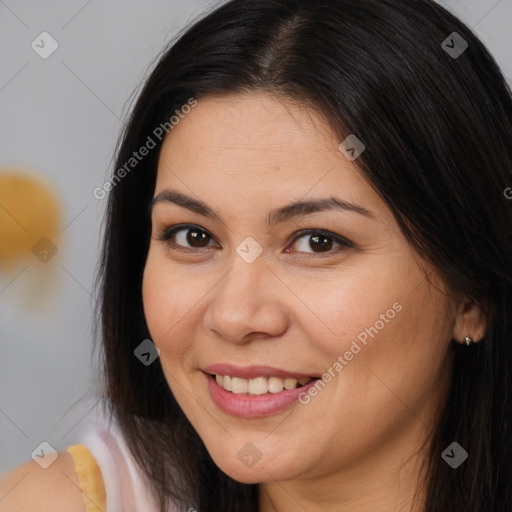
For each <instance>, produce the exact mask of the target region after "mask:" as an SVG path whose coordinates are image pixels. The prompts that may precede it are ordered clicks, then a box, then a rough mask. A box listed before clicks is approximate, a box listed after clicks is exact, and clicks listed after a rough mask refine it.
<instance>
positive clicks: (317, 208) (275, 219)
mask: <svg viewBox="0 0 512 512" xmlns="http://www.w3.org/2000/svg"><path fill="white" fill-rule="evenodd" d="M165 202H169V203H173V204H177V205H178V206H182V207H183V208H187V209H188V210H190V211H192V212H194V213H197V214H199V215H202V216H203V217H210V218H213V219H216V220H218V221H221V218H220V216H219V215H218V214H217V213H216V212H215V211H214V210H213V209H212V208H210V207H209V206H208V205H207V204H206V203H203V202H202V201H199V200H198V199H194V198H193V197H190V196H187V195H186V194H182V193H181V192H177V191H175V190H169V189H166V190H163V191H162V192H160V193H159V194H158V195H157V196H155V197H154V198H153V200H152V202H151V205H150V207H151V210H153V208H154V207H155V206H156V205H157V204H159V203H165ZM327 210H339V211H344V212H355V213H358V214H360V215H364V216H365V217H368V218H370V219H373V220H377V216H376V215H375V214H374V213H373V212H371V211H370V210H368V209H366V208H364V207H363V206H359V205H357V204H354V203H351V202H349V201H345V200H343V199H339V198H336V197H332V196H331V197H328V198H323V199H312V200H309V201H296V202H294V203H290V204H288V205H286V206H282V207H280V208H276V209H275V210H272V211H271V212H270V213H269V215H268V218H267V222H268V224H269V226H275V225H276V224H280V223H282V222H286V221H287V220H289V219H292V218H295V217H305V216H306V215H310V214H312V213H316V212H323V211H327Z"/></svg>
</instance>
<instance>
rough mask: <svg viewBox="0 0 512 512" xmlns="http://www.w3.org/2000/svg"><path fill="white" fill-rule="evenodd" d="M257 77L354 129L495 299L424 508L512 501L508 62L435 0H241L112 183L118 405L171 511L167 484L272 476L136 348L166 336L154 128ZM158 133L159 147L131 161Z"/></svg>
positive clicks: (227, 501)
mask: <svg viewBox="0 0 512 512" xmlns="http://www.w3.org/2000/svg"><path fill="white" fill-rule="evenodd" d="M454 32H456V33H457V34H458V35H459V36H460V38H462V39H463V40H464V41H465V42H466V43H467V48H466V49H465V51H463V52H462V53H461V54H460V55H456V54H454V53H453V52H450V51H449V48H455V46H456V45H457V48H456V49H459V50H460V49H463V47H462V46H461V44H460V43H461V39H456V40H453V37H457V36H453V33H454ZM449 37H452V39H449ZM447 38H448V41H449V43H448V44H446V43H443V41H445V40H447ZM454 41H456V42H454ZM251 91H253V92H254V91H262V92H269V93H272V94H274V95H275V96H278V97H282V98H287V99H291V100H294V101H298V102H300V103H301V104H303V105H306V106H308V107H310V108H314V109H316V110H317V111H318V112H319V113H321V114H322V115H323V116H324V118H325V120H326V122H328V123H329V124H330V125H331V126H332V129H333V130H334V131H335V133H336V134H337V135H338V137H339V140H340V141H342V140H344V139H345V138H346V137H347V136H348V135H349V134H351V133H354V134H357V136H358V137H359V138H360V139H361V140H362V141H364V144H365V145H366V150H365V151H364V152H363V153H362V154H361V156H360V157H359V158H358V159H357V160H356V161H355V162H354V163H355V164H356V165H357V166H358V168H359V169H360V170H361V171H362V172H363V173H364V175H365V176H366V178H367V179H368V181H369V183H370V184H371V185H372V186H373V187H374V188H375V190H376V191H377V192H378V193H379V194H380V196H381V197H382V199H383V200H384V201H385V203H386V204H387V205H388V207H389V208H390V209H391V211H392V212H393V214H394V216H395V218H396V220H397V222H398V224H399V226H400V228H401V230H402V232H403V234H404V236H405V237H406V238H407V240H408V241H409V243H410V244H411V246H412V247H413V248H414V249H415V250H417V251H418V252H419V254H421V255H422V256H423V257H424V258H426V259H428V260H429V261H430V262H432V263H433V264H434V265H435V266H436V268H437V269H438V270H439V272H440V273H441V275H442V276H443V277H444V279H445V280H446V283H447V284H448V285H449V286H450V287H452V288H453V289H456V290H459V291H460V292H462V293H464V294H465V295H466V296H467V297H469V298H470V299H472V300H473V301H474V302H475V303H476V304H478V305H479V306H480V307H481V309H482V311H484V313H485V314H486V315H487V317H488V320H489V321H488V325H487V330H486V333H485V336H484V338H483V339H482V340H481V341H480V342H479V343H477V344H475V345H473V346H470V347H465V346H462V345H460V344H456V343H453V347H451V348H450V350H454V351H455V352H456V354H455V362H454V373H453V381H452V385H451V388H450V391H449V396H448V399H447V402H446V405H445V407H444V409H443V411H442V415H441V420H440V422H439V424H438V426H437V429H436V430H435V432H434V435H433V437H432V439H431V457H429V458H428V461H426V462H427V464H428V478H427V481H426V482H425V485H426V489H427V501H426V506H425V510H426V511H427V512H439V511H442V512H468V511H471V512H490V511H495V512H501V511H503V512H505V511H510V510H512V470H511V466H512V450H511V441H512V435H511V410H512V404H511V390H512V376H511V370H512V311H511V297H512V200H508V199H507V196H510V194H507V192H506V190H507V189H508V190H509V191H511V189H509V188H508V187H512V99H511V91H510V88H509V87H508V85H507V83H506V81H505V79H504V77H503V76H502V74H501V72H500V70H499V68H498V66H497V64H496V62H495V61H494V59H493V58H492V56H491V55H490V54H489V52H488V51H487V49H486V48H485V47H484V45H483V44H482V42H480V41H479V39H478V38H477V37H476V36H475V34H474V33H473V32H472V31H471V30H470V29H469V28H468V27H467V26H466V25H465V24H463V23H462V22H461V21H460V20H458V19H457V18H456V17H455V16H453V15H452V14H451V13H450V12H448V11H447V10H445V9H444V8H443V7H441V6H439V5H438V4H436V3H435V2H433V1H431V0H357V1H355V0H232V1H230V2H228V3H225V4H224V5H221V6H220V7H218V8H216V9H213V10H211V12H209V13H207V14H205V15H204V16H203V17H202V18H201V19H199V20H195V22H194V23H193V25H191V26H190V27H188V28H186V30H184V31H183V32H182V33H180V34H179V35H178V36H177V37H176V38H175V39H174V40H173V41H172V42H171V44H170V45H169V47H168V48H166V49H164V51H163V52H162V55H161V56H160V57H159V59H158V62H157V63H156V65H155V66H154V68H153V69H152V71H151V73H150V75H149V78H148V79H147V80H146V81H145V84H144V86H143V87H142V89H141V91H140V94H139V96H138V99H137V101H136V102H135V105H134V107H133V109H132V111H131V115H130V118H129V120H128V122H127V124H126V126H125V129H124V131H123V133H122V135H121V138H120V141H119V144H118V147H117V153H116V164H115V167H114V169H113V174H112V181H111V187H110V188H111V190H110V191H109V192H108V194H109V197H108V207H107V212H106V217H105V220H106V223H105V230H104V242H103V244H104V245H103V251H102V255H101V261H100V267H99V272H98V288H97V290H98V293H99V301H98V315H99V316H100V317H101V323H100V325H101V333H98V334H99V335H98V336H97V337H98V338H100V337H101V340H102V343H101V349H102V350H101V363H102V372H103V374H104V377H105V380H106V386H107V393H106V395H105V405H106V407H107V409H108V413H109V414H110V415H111V418H114V419H115V420H116V421H117V422H118V423H119V425H120V426H121V429H122V432H123V434H124V435H125V437H126V439H127V442H128V445H129V447H130V449H131V451H132V453H133V455H134V457H135V458H136V460H137V462H138V464H140V466H141V468H142V469H143V470H144V472H145V473H146V474H147V475H148V477H149V478H150V481H151V485H152V487H153V491H154V492H155V495H156V496H158V497H159V502H160V507H161V510H162V512H163V511H164V510H166V503H168V501H169V499H173V500H174V501H175V502H177V503H179V504H180V507H182V509H183V510H188V508H189V507H193V508H195V509H196V510H198V511H199V512H219V511H220V510H222V511H225V512H235V511H237V512H242V511H243V512H256V511H258V508H259V504H258V485H257V484H243V483H240V482H237V481H235V480H233V479H231V478H230V477H228V476H227V475H226V474H224V473H223V472H222V471H221V470H220V469H219V468H218V467H217V466H216V465H215V463H214V462H213V461H212V459H211V458H210V456H209V454H208V452H207V450H206V449H205V446H204V444H203V442H202V441H201V439H200V438H199V436H198V435H197V433H196V431H195V430H194V428H193V427H192V425H191V424H190V423H189V421H188V420H187V418H186V417H185V415H184V413H183V412H182V410H181V409H180V407H179V406H178V404H177V402H176V400H175V399H174V397H173V395H172V393H171V391H170V389H169V386H168V384H167V381H166V379H165V378H164V375H163V372H162V368H161V365H160V362H159V360H157V361H156V362H155V363H154V364H151V365H149V366H145V365H143V364H141V362H140V360H139V359H138V358H137V357H135V356H134V349H135V348H136V347H137V346H138V345H139V344H140V343H141V342H142V341H143V340H145V339H147V338H151V336H150V333H149V331H148V327H147V325H146V321H145V318H144V312H143V304H142V276H143V270H144V266H145V261H146V256H147V253H148V248H149V242H150V236H151V217H150V210H149V205H150V202H151V199H152V196H153V193H154V189H155V180H156V172H157V162H158V156H159V150H160V147H161V140H158V138H157V137H155V135H154V133H155V129H156V128H157V127H159V126H161V125H162V123H165V122H168V121H169V119H170V117H171V116H172V115H173V113H174V112H175V111H176V110H180V108H181V107H182V105H185V104H186V103H187V102H188V101H189V99H190V98H194V99H195V100H196V101H198V102H200V101H201V98H204V97H206V96H208V95H209V94H236V93H240V92H251ZM219 123H220V124H221V123H222V113H219ZM164 126H165V125H164ZM157 133H159V132H157ZM150 136H152V138H153V140H154V141H156V147H155V148H153V149H151V150H150V151H149V154H148V155H147V156H145V157H144V158H143V159H141V160H140V161H138V162H137V165H136V166H135V167H134V168H129V167H127V166H126V164H127V162H129V161H130V158H132V157H133V152H134V151H138V150H139V148H141V147H142V146H143V145H145V144H146V143H147V140H148V137H150ZM170 136H172V134H171V135H170ZM341 158H343V157H341ZM123 166H124V168H125V171H126V172H125V173H119V169H121V168H123ZM121 175H123V176H122V177H120V176H121ZM453 441H456V442H458V443H459V444H460V445H461V446H462V447H464V449H465V450H466V451H467V452H468V453H469V458H468V459H467V460H466V462H465V463H464V464H462V465H461V466H460V467H459V468H457V469H452V468H451V467H450V466H449V465H448V464H447V463H446V462H445V461H444V460H442V458H441V453H442V452H443V450H444V449H445V448H446V447H447V446H448V445H450V444H451V443H452V442H453Z"/></svg>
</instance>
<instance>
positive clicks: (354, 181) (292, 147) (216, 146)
mask: <svg viewBox="0 0 512 512" xmlns="http://www.w3.org/2000/svg"><path fill="white" fill-rule="evenodd" d="M339 142H340V141H338V140H337V138H336V137H335V135H334V133H333V131H332V130H331V128H330V126H329V125H328V123H327V122H326V121H324V120H323V119H322V118H321V116H320V115H318V114H317V113H316V112H315V111H314V110H312V109H308V108H306V107H304V106H299V105H298V104H297V103H292V102H288V101H285V100H282V99H278V98H276V97H274V96H271V95H269V94H263V93H251V94H243V95H229V96H209V97H205V98H203V99H200V100H198V103H197V105H196V106H195V107H193V108H192V109H191V110H190V112H189V113H188V114H186V115H183V117H182V118H180V121H179V123H178V124H177V125H175V126H174V127H173V129H172V130H171V131H170V132H169V134H168V135H167V136H166V138H165V140H164V143H163V145H162V149H161V153H160V158H159V165H158V176H157V184H156V189H155V195H157V194H158V193H160V192H161V191H162V190H164V189H165V188H173V189H180V190H182V191H183V192H185V193H187V194H189V195H190V193H193V194H194V195H198V196H200V197H204V198H209V197H215V198H217V203H216V204H222V202H223V199H226V200H228V201H230V202H233V201H234V200H235V198H239V199H240V200H241V201H242V200H243V201H251V200H252V199H254V200H256V201H258V203H262V202H268V201H272V202H273V203H274V205H275V203H276V202H277V203H280V202H281V203H287V202H289V201H290V200H292V199H295V200H296V199H298V198H301V197H304V196H307V197H311V198H312V197H326V196H329V195H337V196H340V195H342V197H343V199H345V200H347V201H356V200H357V201H359V202H361V200H364V202H365V203H366V205H368V208H372V207H373V208H374V209H375V208H376V207H377V204H378V203H380V204H379V207H380V208H381V209H382V207H383V206H384V205H383V204H382V201H381V199H380V197H379V196H378V195H377V194H376V192H375V191H374V190H373V188H372V187H371V186H370V184H369V183H368V182H367V180H366V178H365V177H364V176H363V175H362V173H361V172H360V171H359V169H358V168H357V167H356V166H355V165H354V164H353V163H352V162H350V161H349V160H348V159H347V158H346V157H345V156H344V155H343V154H342V153H341V151H340V150H339V148H338V146H339ZM241 206H243V205H242V204H241ZM384 208H385V206H384Z"/></svg>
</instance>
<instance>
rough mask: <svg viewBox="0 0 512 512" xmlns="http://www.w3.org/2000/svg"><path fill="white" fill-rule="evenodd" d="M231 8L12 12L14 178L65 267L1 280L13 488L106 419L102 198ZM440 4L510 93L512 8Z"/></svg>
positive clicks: (0, 355)
mask: <svg viewBox="0 0 512 512" xmlns="http://www.w3.org/2000/svg"><path fill="white" fill-rule="evenodd" d="M218 3H220V1H215V0H209V1H207V0H187V1H183V0H181V1H180V0H165V1H164V0H153V1H151V2H143V1H135V0H132V1H127V0H105V1H103V2H100V1H99V0H89V1H87V0H73V1H70V0H67V1H64V0H61V1H57V0H52V1H46V2H41V1H40V0H0V48H1V54H0V55H1V57H0V175H1V173H2V170H5V169H6V168H7V167H9V166H17V167H21V168H26V169H27V170H31V171H32V172H36V173H38V174H39V175H40V176H41V177H44V178H45V180H46V181H47V182H48V183H49V184H50V185H51V187H52V188H53V190H54V192H55V194H56V196H57V198H58V201H59V202H60V205H61V208H62V224H61V228H60V232H59V241H58V242H57V244H56V249H57V252H56V254H55V256H53V257H52V258H51V259H50V260H49V261H48V262H47V263H45V262H44V261H42V260H41V259H40V258H36V257H35V256H34V258H33V259H32V260H27V262H25V263H23V264H21V265H20V267H19V268H17V269H16V271H15V272H14V273H13V274H9V275H6V274H2V273H0V349H1V350H0V477H1V476H2V475H3V474H4V473H5V472H7V471H10V470H11V469H12V468H14V467H15V466H17V465H18V464H21V463H23V462H25V461H27V460H29V459H30V457H31V454H32V453H33V451H34V450H35V449H36V448H37V447H38V446H39V445H40V444H41V443H42V442H43V441H46V442H49V443H50V444H51V446H53V447H54V448H55V449H56V450H57V451H59V450H63V449H65V448H66V447H67V446H70V445H71V444H74V443H75V442H78V440H79V438H80V436H81V435H82V433H83V432H84V431H85V430H86V429H87V426H88V425H89V424H90V422H91V421H93V419H94V417H95V414H96V409H95V407H94V406H95V403H96V402H97V399H98V393H100V392H101V382H99V379H98V372H97V365H96V358H93V357H92V325H93V322H94V319H93V305H94V294H93V278H94V274H95V271H96V264H97V258H98V254H99V248H100V232H101V222H102V218H103V212H104V208H105V205H106V200H105V199H103V200H99V199H96V198H95V197H94V196H93V190H94V189H95V188H97V187H101V186H102V185H103V184H104V182H105V180H106V177H107V176H108V172H109V169H110V166H111V163H112V156H113V152H114V146H115V143H116V140H117V137H118V134H119V131H120V129H121V126H122V120H123V119H124V117H125V114H126V113H127V109H128V107H129V103H128V101H129V99H130V98H131V96H132V94H133V92H134V90H135V89H136V87H137V86H138V84H139V83H140V82H141V80H142V79H143V78H144V77H145V76H147V72H148V71H149V70H150V69H151V66H152V64H153V62H154V59H155V58H156V56H157V55H158V54H159V52H160V51H161V50H162V48H163V47H164V45H165V44H166V42H167V41H169V39H170V38H171V37H172V36H173V35H174V34H176V33H177V32H178V31H179V30H181V29H182V28H183V27H184V26H185V25H187V24H188V23H189V22H190V21H191V20H193V19H195V18H196V17H197V16H199V15H200V14H201V13H202V12H204V11H205V10H208V9H211V7H212V6H213V5H215V4H218ZM439 3H441V4H442V5H444V6H445V7H447V8H449V9H450V10H452V11H453V12H454V13H455V14H457V15H458V16H459V17H460V18H461V19H462V20H463V21H465V22H466V23H467V24H468V25H469V26H471V27H473V28H474V29H475V31H476V33H477V34H478V35H479V36H480V37H481V39H482V40H483V41H484V43H485V44H486V45H487V46H488V48H489V49H490V50H491V53H493V55H494V56H495V58H496V59H497V61H498V63H499V64H500V65H501V67H502V69H503V71H504V73H505V74H506V76H507V77H508V80H509V82H510V81H511V80H510V79H511V77H512V44H511V42H512V38H511V35H510V26H511V22H512V0H501V1H497V0H459V1H455V0H449V1H442V2H439ZM43 32H46V33H48V34H49V35H46V34H43V35H40V34H42V33H43ZM447 36H448V34H447ZM439 43H441V41H440V42H439ZM56 44H58V47H57V49H56V50H55V51H54V52H53V53H51V55H48V54H49V53H50V52H51V51H52V50H53V49H54V47H55V46H56ZM43 57H44V58H43ZM433 72H434V71H433ZM0 197H1V191H0ZM0 207H1V205H0ZM2 213H4V215H5V213H6V212H5V211H3V212H2V211H0V214H2ZM22 227H23V226H21V227H20V229H22ZM1 244H2V240H0V247H1ZM41 273H44V275H45V276H46V282H45V281H41V278H40V277H41ZM38 298H39V300H40V302H39V303H38V304H39V305H36V306H28V305H27V301H30V300H31V301H36V302H37V300H38Z"/></svg>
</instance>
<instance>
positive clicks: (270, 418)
mask: <svg viewBox="0 0 512 512" xmlns="http://www.w3.org/2000/svg"><path fill="white" fill-rule="evenodd" d="M356 135H357V134H356ZM340 142H341V141H339V140H336V138H335V137H334V136H333V135H332V132H331V131H330V130H329V128H328V126H327V124H326V123H325V122H324V121H322V120H321V119H320V118H319V117H318V116H317V115H315V113H314V112H313V111H311V110H306V109H304V108H299V107H298V106H296V105H294V104H292V103H283V102H282V101H279V100H277V99H275V98H274V97H273V96H270V95H265V94H257V93H254V94H248V95H239V96H217V97H208V98H205V99H201V100H200V101H199V102H198V104H197V106H195V107H194V108H192V109H191V111H190V113H189V114H188V115H186V116H184V118H183V119H181V120H180V122H179V124H177V125H175V126H174V128H173V129H172V131H170V133H169V134H168V135H167V137H166V139H165V141H164V144H163V147H162V150H161V154H160V159H159V164H158V176H157V182H156V189H155V194H154V195H155V197H158V198H159V199H158V201H156V202H155V204H154V206H153V212H152V223H153V232H152V238H151V245H150V248H149V254H148V258H147V262H146V268H145V272H144V282H143V300H144V310H145V315H146V319H147V323H148V327H149V330H150V332H151V336H152V339H153V341H154V343H155V344H156V346H157V347H158V348H159V349H160V362H161V365H162V367H163V370H164V373H165V377H166V379H167V382H168V384H169V386H170V388H171V390H172V392H173V394H174V396H175V397H176V400H177V401H178V403H179V405H180V406H181V408H182V409H183V411H184V413H185V414H186V416H187V417H188V419H189V420H190V422H191V423H192V425H193V426H194V428H195V429H196V431H197V432H198V434H199V435H200V437H201V438H202V440H203V441H204V443H205V446H206V448H207V450H208V452H209V453H210V455H211V456H212V458H213V460H214V461H215V463H216V464H217V465H218V466H219V467H220V468H221V469H222V470H223V471H224V472H225V473H227V474H229V475H230V476H231V477H233V478H235V479H236V480H239V481H242V482H248V483H254V482H264V481H270V480H274V479H275V480H280V481H281V480H289V479H294V478H299V477H300V478H307V477H320V476H326V475H328V474H333V473H335V472H337V471H343V470H347V469H349V468H351V469H355V468H356V467H359V468H363V467H364V465H365V464H366V466H367V467H368V469H369V468H370V466H372V467H373V466H374V465H375V463H376V460H377V458H379V457H380V458H381V459H382V460H384V459H385V460H387V461H391V460H396V461H397V466H399V465H400V463H399V461H402V460H403V459H404V458H406V457H407V456H409V455H411V453H413V452H415V451H416V450H417V449H418V448H419V446H420V443H421V442H422V441H423V439H424V437H425V436H426V435H427V433H428V432H429V431H430V430H431V429H432V427H433V425H434V422H435V421H436V414H437V412H436V411H438V410H439V407H440V404H441V402H442V400H443V397H444V396H445V392H446V390H447V387H448V385H449V381H450V371H449V368H450V360H451V359H450V355H449V351H448V347H449V343H450V340H451V338H452V336H453V328H454V322H455V316H456V306H455V304H454V303H453V302H452V300H451V299H449V298H448V295H447V294H446V289H445V287H444V285H443V283H442V282H441V280H440V279H439V277H438V275H437V274H436V272H434V271H433V268H432V267H431V266H430V265H428V264H427V263H426V262H425V261H423V260H422V259H421V258H420V257H419V256H418V255H417V254H416V253H415V252H413V250H412V249H411V247H410V246H409V245H408V243H407V242H406V240H405V238H404V236H403V235H402V233H401V231H400V229H399V228H398V225H397V223H396V222H395V220H394V217H393V216H392V214H391V212H390V210H389V209H388V207H387V206H386V204H385V203H384V202H383V201H382V200H381V199H380V197H379V196H378V194H377V193H376V192H375V191H374V190H373V189H372V187H371V186H370V185H369V183H368V182H367V181H366V180H365V178H364V177H363V176H362V174H361V173H360V172H359V171H358V170H357V168H356V167H355V164H354V163H353V162H352V161H350V160H349V159H348V158H347V157H346V156H345V154H344V153H342V152H341V151H340V149H339V148H338V146H339V143H340ZM363 143H364V140H363ZM365 151H372V148H371V147H366V149H365ZM171 192H172V193H173V194H175V193H179V194H181V195H182V196H187V197H188V198H190V199H189V200H188V205H189V207H188V208H187V207H186V206H184V204H185V203H183V202H182V204H181V205H178V204H177V202H175V201H174V200H173V199H176V196H175V195H174V196H172V195H171ZM329 198H333V199H336V200H337V201H338V207H334V206H333V205H334V201H333V203H332V204H331V206H330V207H329V208H324V209H321V208H316V209H315V208H310V207H308V206H304V207H302V208H300V207H294V208H286V209H285V210H282V211H281V212H280V213H279V214H275V213H274V214H272V212H274V211H275V210H278V209H282V208H285V207H287V206H288V205H290V204H292V203H295V202H298V201H300V202H309V201H318V200H327V199H329ZM198 202H200V203H201V204H204V205H205V206H203V207H201V208H198V207H197V206H194V205H196V203H198ZM348 203H350V204H351V205H352V206H350V205H348ZM354 205H355V206H354ZM208 212H210V213H208ZM211 212H214V213H211ZM269 220H270V221H271V222H270V223H269ZM178 224H186V225H189V224H190V225H192V226H189V227H188V228H187V227H186V226H181V228H180V229H179V231H177V232H176V233H175V234H174V235H172V236H170V238H169V237H167V238H168V239H167V240H161V239H160V238H161V235H162V234H165V233H166V231H167V234H169V231H170V230H169V229H168V228H169V227H172V226H175V225H178ZM305 230H311V232H310V233H309V234H308V233H299V231H301V232H302V231H305ZM337 237H338V238H337ZM425 272H427V273H428V274H429V275H430V280H431V282H432V284H431V283H429V282H428V280H427V279H426V277H425ZM213 365H222V366H221V367H218V368H212V366H213ZM226 365H231V366H226ZM261 367H263V368H261ZM208 374H220V375H227V376H228V377H231V379H229V378H228V379H226V378H225V377H224V378H223V386H224V385H225V386H226V387H227V388H228V390H225V389H223V388H221V386H219V385H218V384H217V383H216V382H215V380H214V379H213V377H210V376H209V375H208ZM285 374H286V375H288V380H286V381H285V380H284V379H283V378H281V377H284V376H285ZM244 376H245V377H254V379H251V380H248V379H246V378H243V377H244ZM258 376H259V378H257V377H258ZM293 376H295V377H300V378H304V379H307V378H309V377H323V378H322V379H321V380H316V381H311V382H310V383H309V384H306V385H305V386H304V387H302V388H300V389H298V390H295V391H294V390H293V389H292V388H294V387H295V382H294V381H293V380H290V379H292V378H293ZM234 377H237V378H234ZM263 377H264V378H263ZM302 382H303V383H304V382H305V381H302ZM269 385H270V389H271V391H268V386H269ZM283 386H285V389H284V390H283V391H280V389H281V388H282V387H283ZM229 388H231V391H230V390H229ZM286 388H291V389H286ZM233 391H237V392H233ZM244 391H245V392H244ZM247 391H250V392H251V394H248V393H247Z"/></svg>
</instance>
